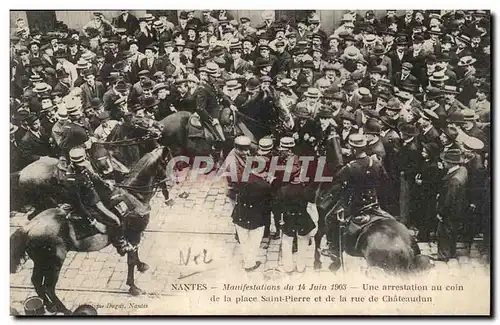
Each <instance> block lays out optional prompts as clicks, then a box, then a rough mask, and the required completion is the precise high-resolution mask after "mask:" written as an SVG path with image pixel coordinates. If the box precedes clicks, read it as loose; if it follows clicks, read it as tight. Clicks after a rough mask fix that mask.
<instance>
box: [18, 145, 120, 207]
mask: <svg viewBox="0 0 500 325" xmlns="http://www.w3.org/2000/svg"><path fill="white" fill-rule="evenodd" d="M97 156H99V157H103V156H107V159H105V160H103V159H95V158H97ZM89 160H90V162H91V164H92V166H93V168H94V169H95V170H96V171H98V172H102V171H104V170H106V169H110V168H112V169H113V170H115V171H121V172H123V173H126V172H128V169H127V168H125V167H124V166H123V165H122V164H120V163H119V162H118V161H116V160H114V159H113V157H112V156H111V155H110V153H109V152H108V151H107V150H106V149H105V148H104V147H103V146H102V145H101V144H98V143H94V144H93V145H92V147H91V148H90V150H89ZM59 165H60V162H59V159H57V158H52V157H45V158H41V159H39V160H37V161H34V162H32V163H31V164H29V165H28V166H26V167H24V168H23V169H22V170H20V171H18V172H15V173H12V174H11V175H10V189H11V190H10V191H11V207H10V209H11V210H19V209H20V208H22V207H23V206H26V205H31V206H33V207H34V208H35V214H37V213H40V212H41V211H43V210H45V209H48V208H53V207H56V206H57V204H59V203H61V202H64V201H67V198H66V196H65V194H66V192H65V191H64V186H63V183H64V179H65V177H66V175H65V174H66V171H65V170H64V169H61V168H60V166H59ZM110 166H111V167H110Z"/></svg>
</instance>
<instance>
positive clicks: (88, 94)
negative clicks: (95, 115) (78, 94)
mask: <svg viewBox="0 0 500 325" xmlns="http://www.w3.org/2000/svg"><path fill="white" fill-rule="evenodd" d="M80 88H81V89H82V103H83V107H86V106H87V105H89V104H90V102H91V101H92V99H94V98H99V99H102V97H103V96H104V93H105V92H106V89H105V88H104V85H103V84H102V82H99V81H96V82H95V85H94V87H93V88H92V87H90V86H89V84H88V83H84V84H83V85H81V86H80Z"/></svg>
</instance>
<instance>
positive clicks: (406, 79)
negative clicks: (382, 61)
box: [392, 62, 418, 88]
mask: <svg viewBox="0 0 500 325" xmlns="http://www.w3.org/2000/svg"><path fill="white" fill-rule="evenodd" d="M412 70H413V64H411V63H410V62H403V64H402V65H401V71H400V72H396V73H395V74H394V77H393V78H392V83H393V85H394V87H397V88H401V87H403V86H408V85H414V84H418V79H417V77H415V76H414V75H412V74H411V71H412Z"/></svg>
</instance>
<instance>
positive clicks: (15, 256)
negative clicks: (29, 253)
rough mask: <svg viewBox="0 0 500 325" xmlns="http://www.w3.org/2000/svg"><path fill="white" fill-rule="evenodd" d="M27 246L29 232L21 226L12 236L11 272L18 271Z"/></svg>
mask: <svg viewBox="0 0 500 325" xmlns="http://www.w3.org/2000/svg"><path fill="white" fill-rule="evenodd" d="M27 247H28V233H27V231H26V230H25V229H23V228H19V229H17V230H16V231H15V232H14V233H13V234H12V236H10V273H16V271H17V268H18V267H19V264H21V261H22V260H23V258H24V256H25V254H26V248H27Z"/></svg>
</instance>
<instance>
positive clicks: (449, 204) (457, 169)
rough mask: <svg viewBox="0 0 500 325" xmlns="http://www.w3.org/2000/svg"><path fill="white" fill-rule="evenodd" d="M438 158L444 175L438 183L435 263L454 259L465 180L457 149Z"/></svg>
mask: <svg viewBox="0 0 500 325" xmlns="http://www.w3.org/2000/svg"><path fill="white" fill-rule="evenodd" d="M440 158H441V161H442V162H443V165H444V169H445V171H446V175H445V176H444V177H443V179H442V184H441V188H440V190H439V197H438V205H437V215H436V217H437V219H438V222H439V223H438V230H437V234H438V239H437V242H438V255H437V260H439V261H444V262H448V260H449V259H450V258H456V246H457V234H458V225H459V224H460V222H462V220H463V217H464V216H465V213H466V212H465V209H466V205H467V196H466V193H467V183H468V180H469V177H468V173H467V169H466V168H465V167H464V166H463V164H464V162H465V160H464V157H463V154H462V152H461V151H460V150H459V149H450V150H448V151H446V152H443V153H441V156H440Z"/></svg>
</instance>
